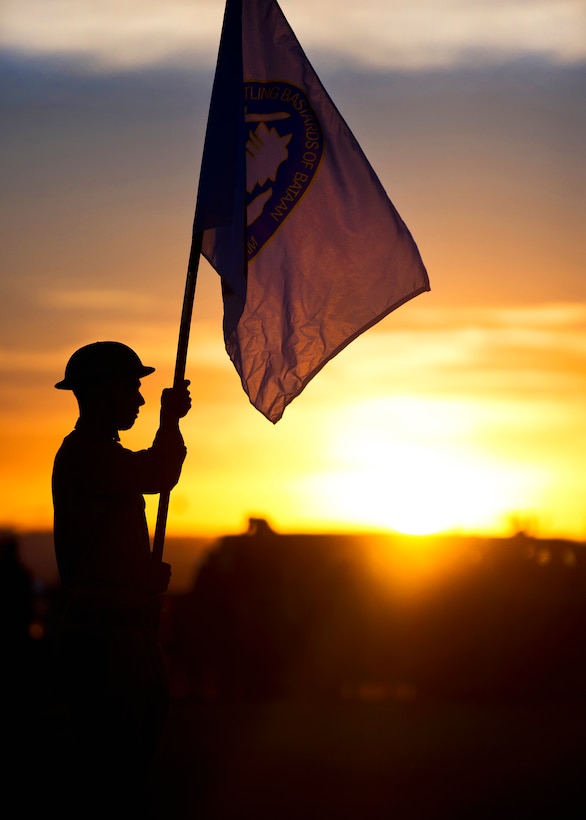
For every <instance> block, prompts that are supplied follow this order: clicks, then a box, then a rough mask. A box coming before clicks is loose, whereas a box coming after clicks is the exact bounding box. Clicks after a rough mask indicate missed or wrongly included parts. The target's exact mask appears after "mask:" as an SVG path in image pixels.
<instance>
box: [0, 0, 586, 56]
mask: <svg viewBox="0 0 586 820" xmlns="http://www.w3.org/2000/svg"><path fill="white" fill-rule="evenodd" d="M282 7H283V10H284V12H285V14H286V15H287V17H288V19H289V21H290V23H291V25H292V26H293V28H294V30H295V31H296V33H297V35H298V36H299V38H300V40H301V42H302V44H303V45H304V47H305V49H306V50H307V52H308V54H309V56H310V58H312V57H313V56H318V55H319V56H320V59H321V60H322V61H323V60H327V61H328V62H329V63H333V64H335V65H344V64H347V63H348V62H349V61H350V62H353V63H355V64H358V65H365V66H368V67H371V68H373V67H374V68H378V69H382V70H384V69H408V70H418V69H422V68H429V67H448V66H453V65H457V64H461V63H475V62H476V63H477V62H481V63H482V62H501V61H503V60H507V59H511V58H517V57H523V56H526V55H538V56H542V57H545V58H547V59H549V60H551V61H552V62H556V63H567V62H580V61H583V60H584V59H585V58H586V39H585V38H584V36H583V32H584V15H585V13H586V5H585V3H584V0H530V1H529V2H528V1H527V0H493V2H491V3H485V2H483V0H363V2H362V3H358V4H354V5H344V6H340V4H339V2H338V0H324V2H322V3H320V4H316V3H315V2H313V0H283V2H282ZM222 12H223V9H222V4H221V3H220V2H219V0H191V2H188V1H187V0H8V3H7V5H6V6H5V8H4V9H3V20H2V31H1V33H0V49H4V50H6V51H14V52H18V53H24V54H27V55H31V56H46V57H59V58H66V59H70V60H75V61H76V62H78V63H80V64H82V65H84V66H85V67H87V68H88V69H92V70H98V71H108V70H133V69H138V68H143V67H145V66H150V65H155V64H167V65H170V64H186V63H187V64H189V63H199V64H204V65H207V66H209V67H212V66H213V65H214V62H215V55H216V53H217V47H218V42H219V33H220V29H221V23H222Z"/></svg>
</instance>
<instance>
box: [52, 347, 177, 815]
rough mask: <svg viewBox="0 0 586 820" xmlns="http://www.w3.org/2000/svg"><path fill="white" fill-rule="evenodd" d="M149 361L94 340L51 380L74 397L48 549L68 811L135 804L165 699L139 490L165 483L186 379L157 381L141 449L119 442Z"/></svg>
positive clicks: (160, 581) (160, 586) (157, 586)
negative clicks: (56, 585)
mask: <svg viewBox="0 0 586 820" xmlns="http://www.w3.org/2000/svg"><path fill="white" fill-rule="evenodd" d="M153 370H154V368H153V367H146V366H144V365H143V364H142V362H141V360H140V359H139V357H138V356H137V354H136V353H135V352H134V351H133V350H132V349H131V348H129V347H127V346H126V345H124V344H121V343H119V342H95V343H93V344H89V345H86V346H85V347H82V348H80V349H79V350H77V351H76V352H75V353H74V354H73V355H72V356H71V358H70V360H69V362H68V363H67V366H66V369H65V378H64V379H63V380H62V381H60V382H58V383H57V384H56V385H55V387H57V388H58V389H59V390H72V391H73V393H74V395H75V397H76V399H77V402H78V405H79V419H78V421H77V423H76V425H75V429H74V431H73V432H72V433H70V434H69V435H68V436H67V437H66V438H65V439H64V441H63V444H62V445H61V447H60V449H59V451H58V453H57V455H56V457H55V463H54V468H53V482H52V486H53V506H54V540H55V552H56V558H57V565H58V568H59V573H60V577H61V581H62V585H63V587H64V588H65V589H66V590H67V592H68V604H67V607H66V609H65V613H64V618H63V625H62V630H61V635H60V638H59V640H58V644H57V652H56V659H57V665H58V672H59V677H58V679H59V682H60V688H61V691H62V693H63V695H64V698H65V702H66V704H67V707H68V713H69V715H70V720H71V731H72V738H71V739H72V744H73V746H72V748H74V750H75V752H74V756H73V758H72V759H71V760H70V765H71V766H73V767H74V770H75V772H74V773H73V772H72V773H71V774H72V780H71V782H72V783H73V782H75V783H76V784H77V789H76V790H75V793H74V792H73V791H72V792H71V795H72V797H73V798H74V799H73V800H72V812H75V813H76V814H77V815H78V816H82V814H84V812H85V814H86V816H87V812H88V810H89V809H91V808H93V809H94V810H95V813H96V815H97V814H99V813H101V812H103V811H104V810H108V811H109V813H110V814H111V813H112V809H113V808H114V806H113V801H115V803H116V805H118V806H119V807H120V809H121V816H122V809H123V803H124V802H126V806H125V807H124V809H125V810H130V809H133V808H134V809H139V810H141V811H142V809H143V806H141V805H140V803H141V799H142V798H143V796H144V787H145V783H146V781H145V778H146V777H147V775H148V770H149V765H150V763H151V761H152V758H153V754H154V752H155V749H156V744H157V742H158V739H159V736H160V732H161V730H162V728H163V725H164V721H165V716H166V709H167V705H168V683H167V675H166V669H165V664H164V659H163V656H162V652H161V647H160V645H159V642H158V636H157V628H158V622H159V614H160V598H159V596H160V594H162V593H164V592H165V591H166V589H167V587H168V584H169V580H170V577H171V567H170V566H169V564H167V563H164V562H161V561H154V560H153V557H152V554H151V552H150V542H149V534H148V528H147V522H146V517H145V502H144V498H143V493H159V492H161V491H162V490H168V489H171V488H172V487H173V486H174V485H175V484H176V483H177V481H178V479H179V475H180V473H181V468H182V465H183V461H184V459H185V454H186V450H185V446H184V443H183V438H182V435H181V432H180V430H179V419H180V418H182V417H184V416H185V415H186V414H187V412H188V411H189V409H190V407H191V399H190V396H189V391H188V389H187V386H188V384H189V382H188V381H185V382H184V383H183V384H182V385H181V386H178V387H174V388H169V389H167V390H164V391H163V394H162V398H161V415H160V426H159V429H158V432H157V434H156V436H155V439H154V441H153V444H152V446H151V447H150V448H149V449H147V450H140V451H138V452H134V451H131V450H128V449H125V448H124V447H123V446H122V445H121V443H120V440H119V431H121V430H128V429H130V428H131V427H132V426H133V424H134V422H135V421H136V418H137V416H138V412H139V409H140V407H141V406H142V405H143V404H144V399H143V397H142V395H141V393H140V386H141V383H140V379H141V378H143V377H144V376H148V375H149V374H150V373H152V372H153ZM79 800H83V801H84V802H86V800H87V801H88V802H87V803H86V805H85V806H83V807H82V806H80V805H79Z"/></svg>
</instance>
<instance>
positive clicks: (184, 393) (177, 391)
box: [161, 379, 191, 421]
mask: <svg viewBox="0 0 586 820" xmlns="http://www.w3.org/2000/svg"><path fill="white" fill-rule="evenodd" d="M189 384H190V382H189V380H188V379H186V380H185V381H184V382H183V384H181V385H178V386H177V387H167V388H166V389H165V390H163V395H162V396H161V419H162V420H163V421H178V420H179V419H182V418H183V417H184V416H186V415H187V414H188V413H189V411H190V409H191V395H190V393H189V390H188V387H189Z"/></svg>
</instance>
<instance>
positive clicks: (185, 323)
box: [153, 231, 203, 561]
mask: <svg viewBox="0 0 586 820" xmlns="http://www.w3.org/2000/svg"><path fill="white" fill-rule="evenodd" d="M202 241H203V231H198V232H196V233H194V235H193V241H192V243H191V252H190V254H189V263H188V265H187V277H186V280H185V293H184V296H183V309H182V311H181V323H180V325H179V340H178V342H177V358H176V360H175V377H174V379H173V387H178V386H179V385H181V384H182V383H183V381H184V380H185V366H186V363H187V347H188V344H189V330H190V327H191V315H192V313H193V300H194V296H195V283H196V282H197V271H198V269H199V257H200V254H201V246H202ZM170 496H171V489H170V488H169V489H164V490H162V491H161V493H160V496H159V509H158V512H157V523H156V526H155V535H154V538H153V556H154V558H155V560H156V561H162V560H163V548H164V546H165V529H166V526H167V514H168V512H169V498H170Z"/></svg>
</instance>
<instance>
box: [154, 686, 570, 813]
mask: <svg viewBox="0 0 586 820" xmlns="http://www.w3.org/2000/svg"><path fill="white" fill-rule="evenodd" d="M585 730H586V708H585V704H584V703H578V704H577V703H575V702H574V703H560V702H557V703H551V702H549V703H531V704H529V703H517V704H512V703H509V704H498V705H496V704H492V705H479V704H463V703H427V704H424V703H418V702H417V701H416V700H415V701H411V702H407V703H400V702H399V703H397V702H391V703H389V702H385V703H364V702H353V703H322V704H317V703H298V702H297V703H294V702H293V703H292V702H275V703H265V704H259V705H254V706H253V705H247V706H240V707H235V706H226V705H219V704H215V705H213V706H210V705H209V704H208V705H203V704H201V703H195V702H187V701H176V702H175V703H174V705H173V710H172V714H171V718H170V721H169V725H168V731H167V734H166V736H165V739H164V744H163V748H162V750H161V755H160V759H159V760H158V765H157V769H156V772H155V775H154V777H153V782H152V786H153V791H154V798H155V804H156V805H158V807H159V808H158V816H159V817H160V818H164V819H165V820H183V819H184V818H185V819H186V820H187V818H189V820H192V819H194V818H200V820H236V818H238V820H301V818H303V819H304V820H314V819H315V820H318V818H319V820H326V819H327V820H330V819H331V820H385V819H386V818H393V820H407V818H416V819H417V820H426V819H427V818H451V819H452V820H455V819H456V818H471V819H472V818H523V817H527V818H529V817H532V816H540V817H550V818H556V820H559V819H560V818H582V817H585V816H586V772H585V763H586V754H585V743H586V734H585Z"/></svg>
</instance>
